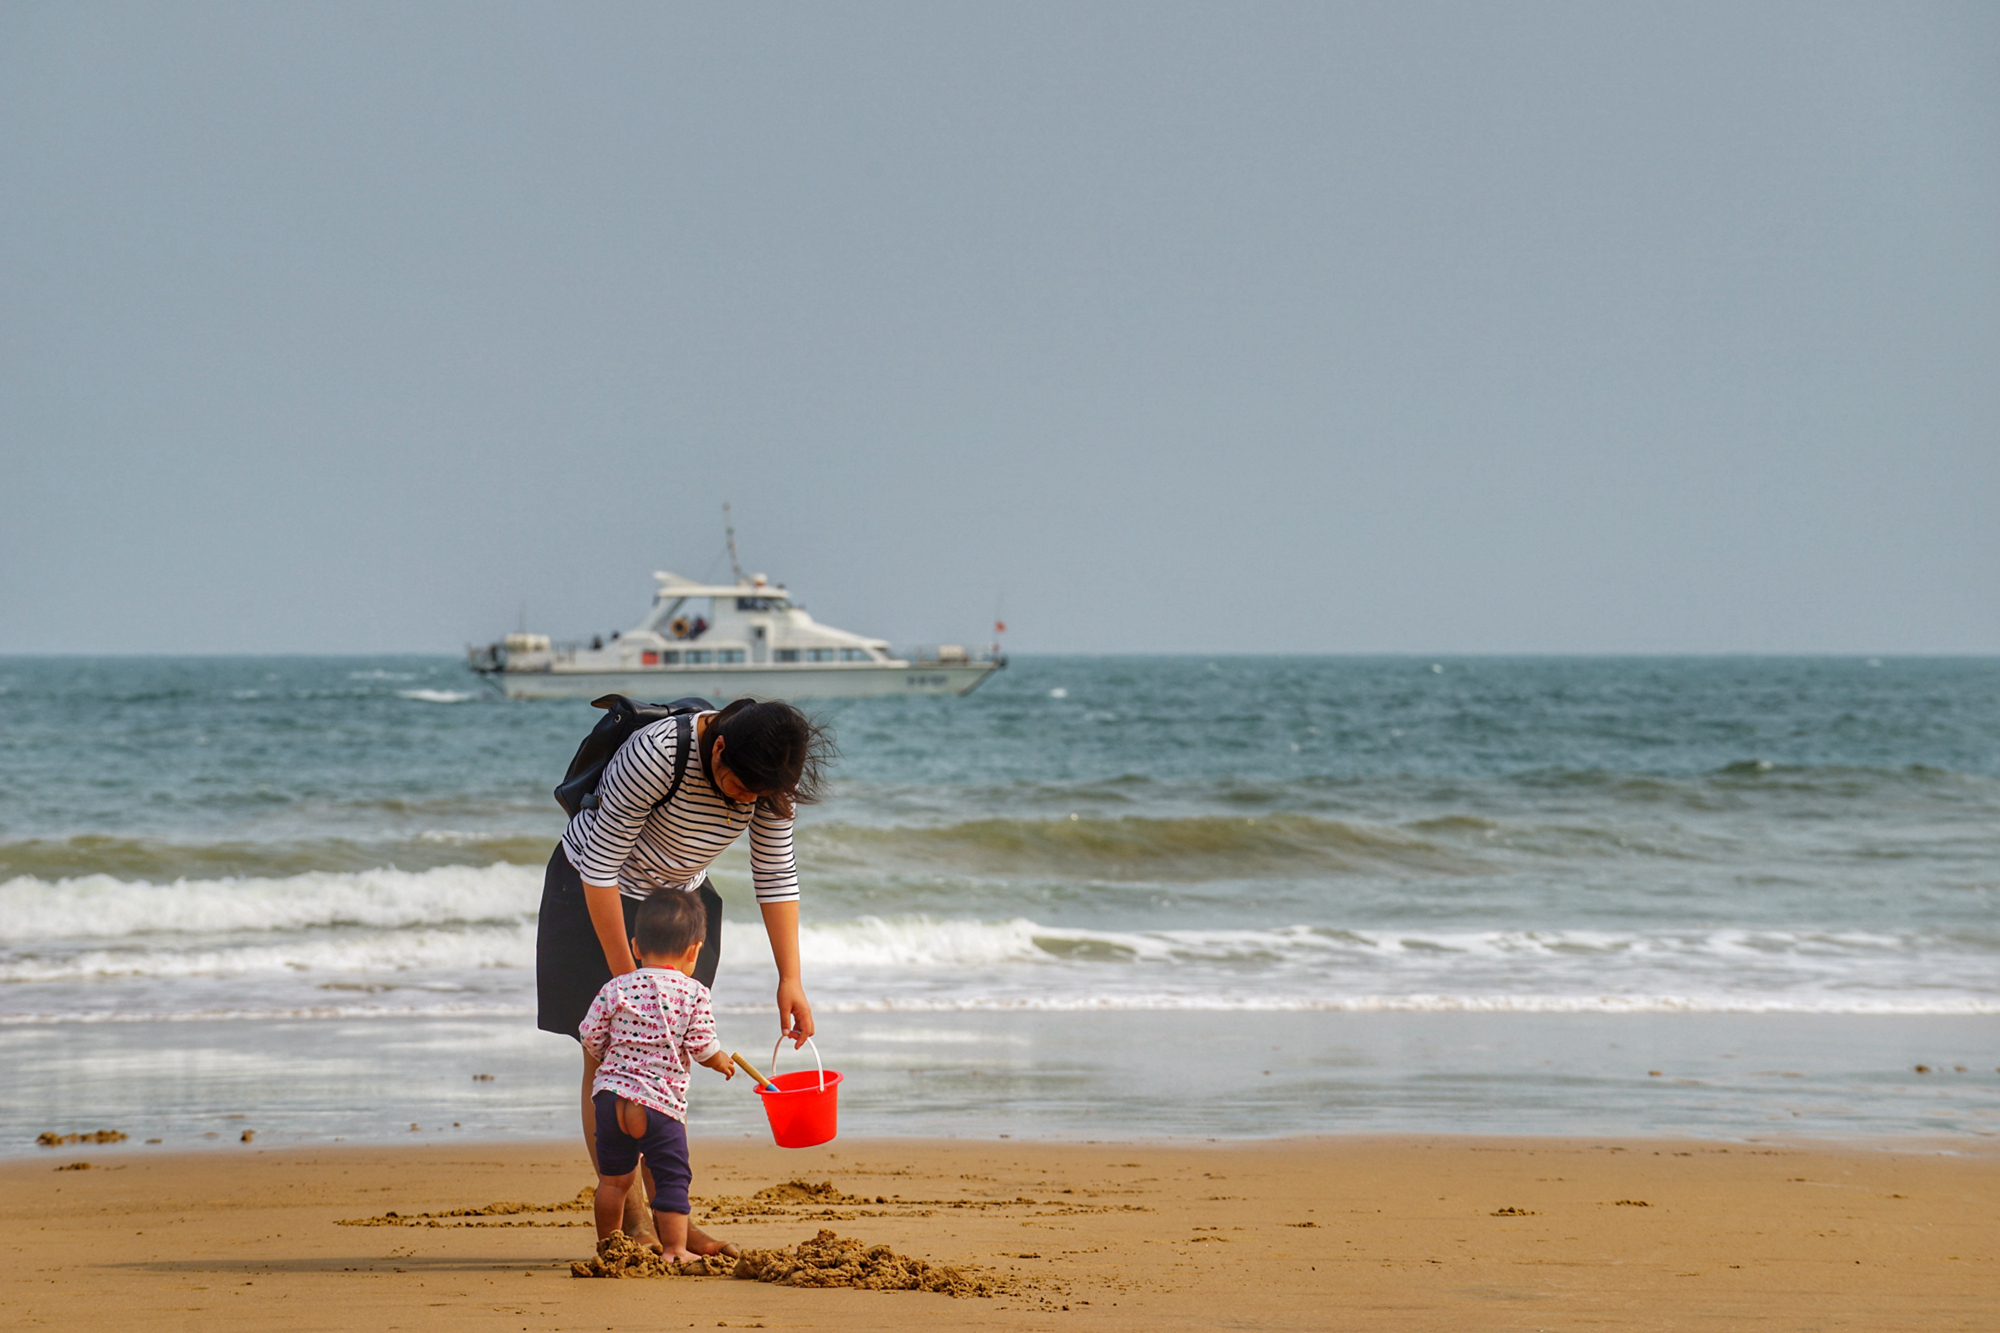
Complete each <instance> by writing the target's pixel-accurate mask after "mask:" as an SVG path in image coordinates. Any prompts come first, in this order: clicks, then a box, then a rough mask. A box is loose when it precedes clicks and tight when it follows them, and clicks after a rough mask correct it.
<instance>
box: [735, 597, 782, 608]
mask: <svg viewBox="0 0 2000 1333" xmlns="http://www.w3.org/2000/svg"><path fill="white" fill-rule="evenodd" d="M784 604H785V599H784V598H782V597H739V598H737V599H736V609H737V610H738V611H776V610H778V609H779V608H780V607H782V606H784Z"/></svg>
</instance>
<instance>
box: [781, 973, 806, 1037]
mask: <svg viewBox="0 0 2000 1333" xmlns="http://www.w3.org/2000/svg"><path fill="white" fill-rule="evenodd" d="M778 1022H779V1024H780V1025H781V1026H782V1027H783V1029H784V1034H785V1036H787V1037H790V1038H791V1039H792V1049H793V1050H797V1049H798V1048H799V1047H801V1046H803V1045H805V1044H806V1038H807V1037H810V1036H811V1035H812V1034H813V1009H812V1005H810V1004H808V1003H807V1002H806V988H805V984H804V983H803V982H801V981H800V980H799V979H798V978H797V977H793V978H792V979H791V980H789V981H781V982H779V983H778Z"/></svg>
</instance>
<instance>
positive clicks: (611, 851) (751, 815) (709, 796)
mask: <svg viewBox="0 0 2000 1333" xmlns="http://www.w3.org/2000/svg"><path fill="white" fill-rule="evenodd" d="M701 716H702V717H704V718H707V717H713V716H714V714H713V713H704V714H702V715H701ZM689 722H690V725H689V726H688V735H689V741H690V743H689V746H688V751H689V753H688V757H687V774H686V776H684V777H683V778H682V779H681V789H680V791H678V792H677V793H675V795H674V799H673V800H672V801H670V802H668V803H667V804H665V805H661V804H660V801H661V799H662V798H663V797H665V796H666V794H667V789H668V788H669V787H671V786H672V785H673V781H674V758H675V755H676V753H677V751H678V750H679V748H680V726H681V724H680V723H679V722H677V721H676V719H674V718H670V717H668V718H661V719H660V720H659V721H658V722H655V723H652V724H651V725H650V726H645V727H641V728H640V729H639V730H638V731H635V732H633V733H632V735H631V736H630V737H629V738H627V740H626V741H625V743H624V744H623V745H621V746H619V747H618V753H617V754H615V755H613V756H612V757H611V762H610V763H609V764H608V765H606V766H605V769H604V779H603V781H602V782H601V783H600V784H599V785H598V788H597V802H598V803H597V808H596V809H594V810H582V811H578V812H577V815H576V818H574V819H572V820H570V821H569V828H568V829H567V830H565V831H564V833H563V839H562V845H563V854H564V855H566V856H567V857H569V863H570V864H571V865H573V866H575V867H576V872H577V874H579V875H580V876H582V877H583V881H584V883H586V884H616V885H617V886H618V891H619V892H620V893H622V894H624V895H625V896H626V897H628V898H643V897H645V896H646V895H647V894H649V893H651V892H653V891H654V890H655V889H682V890H688V889H692V888H693V887H694V886H695V885H696V884H698V883H700V882H701V877H702V875H703V873H704V872H706V871H707V869H708V867H709V865H710V864H711V863H712V862H714V860H715V858H716V857H717V856H719V855H721V854H722V850H723V849H724V848H725V847H727V846H729V844H730V843H732V842H735V841H736V838H737V835H739V834H740V833H742V832H743V830H744V829H745V828H748V829H749V830H750V878H751V880H752V881H753V882H754V883H755V885H756V888H757V901H758V902H759V903H781V902H790V901H793V900H795V899H797V898H798V896H799V870H798V863H797V861H796V860H795V859H794V857H793V855H792V821H791V820H790V819H789V818H787V817H785V816H783V815H780V814H778V813H777V812H775V811H773V810H771V809H770V808H769V807H768V806H766V805H764V804H763V803H762V802H757V803H754V804H750V805H738V804H737V803H736V802H734V801H732V800H730V799H729V798H727V797H726V796H724V795H723V794H722V792H721V790H720V789H719V788H717V787H716V785H715V783H714V781H713V780H712V779H711V778H710V777H709V774H708V766H707V765H706V764H705V763H704V762H703V761H702V747H701V746H700V745H699V744H696V743H694V742H693V737H694V733H695V732H696V731H697V730H698V729H699V727H700V719H698V718H697V719H689ZM655 806H658V808H657V809H655V808H654V807H655Z"/></svg>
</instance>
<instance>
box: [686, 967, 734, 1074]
mask: <svg viewBox="0 0 2000 1333" xmlns="http://www.w3.org/2000/svg"><path fill="white" fill-rule="evenodd" d="M694 989H695V992H696V994H695V996H694V1001H693V1003H692V1004H690V1005H689V1006H688V1011H689V1012H688V1025H687V1035H686V1036H685V1037H683V1038H682V1040H683V1041H684V1042H685V1043H686V1050H687V1054H688V1059H690V1060H692V1061H693V1062H694V1063H696V1064H700V1065H707V1066H708V1067H709V1068H710V1069H713V1070H714V1071H715V1072H716V1073H718V1074H720V1075H722V1076H723V1077H724V1078H733V1077H735V1075H736V1066H735V1065H733V1064H731V1063H730V1061H729V1055H728V1053H727V1052H725V1051H724V1050H723V1049H722V1043H721V1042H718V1041H717V1040H716V1039H715V1010H714V1009H713V1008H712V1007H710V1005H709V1002H708V988H707V987H706V986H700V985H697V986H696V987H695V988H694Z"/></svg>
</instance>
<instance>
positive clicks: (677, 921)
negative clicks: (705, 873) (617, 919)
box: [632, 889, 708, 958]
mask: <svg viewBox="0 0 2000 1333" xmlns="http://www.w3.org/2000/svg"><path fill="white" fill-rule="evenodd" d="M707 934H708V909H707V908H705V907H703V906H702V905H701V898H700V897H699V896H698V895H696V894H692V893H683V892H681V891H680V890H679V889H659V890H656V891H655V892H653V893H652V894H651V895H649V896H648V897H647V899H646V900H645V901H644V902H642V903H640V904H639V911H638V914H637V915H636V916H635V918H634V919H633V922H632V940H633V942H634V943H635V944H637V945H638V946H639V952H640V953H642V954H647V955H649V956H651V957H654V958H657V957H659V956H660V955H662V954H665V955H666V956H667V957H669V958H678V957H680V956H681V955H682V954H684V953H686V952H687V951H688V946H689V945H691V944H700V943H701V942H702V941H703V939H704V938H705V937H706V936H707Z"/></svg>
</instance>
